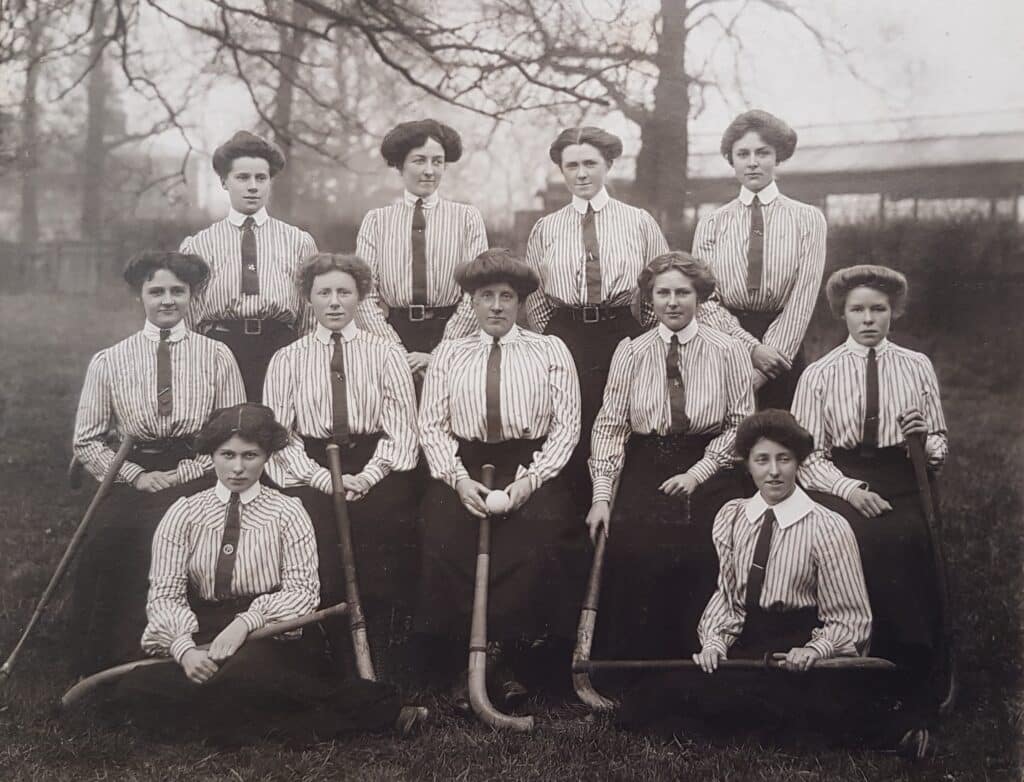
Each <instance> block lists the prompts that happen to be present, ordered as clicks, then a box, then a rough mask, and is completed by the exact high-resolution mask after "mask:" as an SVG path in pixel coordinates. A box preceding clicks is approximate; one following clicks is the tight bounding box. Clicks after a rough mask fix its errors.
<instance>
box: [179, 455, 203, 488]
mask: <svg viewBox="0 0 1024 782" xmlns="http://www.w3.org/2000/svg"><path fill="white" fill-rule="evenodd" d="M175 472H177V473H178V483H179V485H180V484H185V483H189V482H190V481H197V480H199V479H200V478H202V477H203V466H202V465H201V464H199V462H197V461H196V460H195V459H182V460H181V461H180V462H178V467H177V469H176V470H175Z"/></svg>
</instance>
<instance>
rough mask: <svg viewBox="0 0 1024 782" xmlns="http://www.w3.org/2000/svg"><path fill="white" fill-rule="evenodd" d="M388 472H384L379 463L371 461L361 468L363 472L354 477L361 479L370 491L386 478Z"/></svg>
mask: <svg viewBox="0 0 1024 782" xmlns="http://www.w3.org/2000/svg"><path fill="white" fill-rule="evenodd" d="M388 472H389V470H385V469H384V467H383V466H382V465H381V463H380V462H379V461H375V460H371V461H369V462H367V464H366V466H365V467H363V471H362V472H361V473H359V474H358V475H357V476H356V477H357V478H362V479H363V480H364V481H366V482H367V483H368V484H370V488H371V489H372V488H373V487H374V486H376V485H377V484H378V483H380V482H381V481H382V480H384V479H385V478H386V477H387V476H388Z"/></svg>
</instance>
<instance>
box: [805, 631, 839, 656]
mask: <svg viewBox="0 0 1024 782" xmlns="http://www.w3.org/2000/svg"><path fill="white" fill-rule="evenodd" d="M804 646H806V647H807V648H808V649H813V650H814V651H816V652H817V653H818V654H819V655H821V659H822V660H828V659H829V658H831V657H835V656H836V649H835V645H834V644H833V643H832V642H831V641H830V640H829V639H828V638H825V637H824V636H819V637H817V638H815V639H813V640H811V641H808V642H807V643H806V644H804Z"/></svg>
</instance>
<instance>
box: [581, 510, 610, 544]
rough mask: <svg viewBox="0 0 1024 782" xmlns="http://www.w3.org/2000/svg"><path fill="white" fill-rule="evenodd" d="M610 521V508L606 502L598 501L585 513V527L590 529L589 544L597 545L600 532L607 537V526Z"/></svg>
mask: <svg viewBox="0 0 1024 782" xmlns="http://www.w3.org/2000/svg"><path fill="white" fill-rule="evenodd" d="M611 520H612V508H611V506H610V505H609V504H608V502H607V501H606V500H598V501H597V502H595V503H594V504H593V505H591V506H590V510H589V511H588V512H587V527H588V529H590V542H591V543H595V544H596V543H597V536H598V535H600V534H601V533H602V532H603V533H604V536H605V537H606V538H607V537H608V525H609V524H610V523H611Z"/></svg>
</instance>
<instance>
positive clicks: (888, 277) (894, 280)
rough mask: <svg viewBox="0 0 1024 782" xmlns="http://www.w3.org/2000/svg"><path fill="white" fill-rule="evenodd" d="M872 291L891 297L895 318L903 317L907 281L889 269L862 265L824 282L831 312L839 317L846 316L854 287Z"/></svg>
mask: <svg viewBox="0 0 1024 782" xmlns="http://www.w3.org/2000/svg"><path fill="white" fill-rule="evenodd" d="M861 287H864V288H873V289H874V290H876V291H880V292H881V293H884V294H885V295H886V296H888V297H889V306H890V307H891V308H892V314H893V317H896V318H898V317H899V316H900V315H902V314H903V311H904V309H905V308H906V305H907V278H906V277H904V276H903V274H902V273H901V272H898V271H896V270H895V269H890V268H889V267H888V266H876V265H874V264H870V263H862V264H860V265H858V266H848V267H846V268H845V269H837V270H836V271H834V272H832V275H831V276H830V277H829V278H828V282H827V283H825V296H826V297H827V298H828V306H829V309H831V310H832V314H833V315H835V316H836V317H837V318H842V317H843V312H844V310H845V308H846V297H847V296H849V295H850V291H852V290H853V289H854V288H861Z"/></svg>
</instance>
